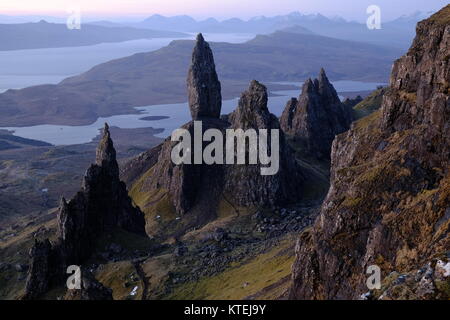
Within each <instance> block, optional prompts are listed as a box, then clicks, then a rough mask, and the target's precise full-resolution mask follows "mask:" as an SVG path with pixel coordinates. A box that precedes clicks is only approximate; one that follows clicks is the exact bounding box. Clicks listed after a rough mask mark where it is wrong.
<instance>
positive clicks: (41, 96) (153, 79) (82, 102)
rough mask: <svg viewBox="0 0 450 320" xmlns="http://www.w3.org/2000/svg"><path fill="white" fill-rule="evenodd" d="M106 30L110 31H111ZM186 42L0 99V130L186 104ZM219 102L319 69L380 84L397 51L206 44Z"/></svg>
mask: <svg viewBox="0 0 450 320" xmlns="http://www.w3.org/2000/svg"><path fill="white" fill-rule="evenodd" d="M110 29H111V28H110ZM192 46H193V42H192V41H188V40H177V41H173V42H172V43H170V44H169V45H168V46H166V47H164V48H161V49H159V50H157V51H153V52H146V53H138V54H135V55H132V56H129V57H125V58H121V59H117V60H113V61H110V62H106V63H103V64H100V65H98V66H95V67H94V68H92V69H91V70H89V71H87V72H85V73H83V74H81V75H79V76H75V77H71V78H68V79H66V80H64V81H62V82H61V83H60V84H58V85H41V86H34V87H29V88H25V89H21V90H8V91H7V92H5V93H3V94H0V115H1V117H0V126H5V127H10V126H27V125H35V124H42V123H47V124H69V125H79V124H89V123H92V122H94V121H95V120H96V119H97V118H98V117H100V116H110V115H114V114H124V113H133V112H136V111H135V110H134V109H133V108H131V107H133V106H143V105H151V104H163V103H176V102H184V101H185V92H186V91H185V90H186V89H185V77H184V72H183V70H186V69H187V67H188V64H189V59H190V51H191V48H192ZM211 47H212V49H213V50H214V52H215V56H216V65H217V71H218V74H219V75H220V77H221V79H223V88H224V90H223V94H224V98H233V97H236V96H238V95H239V94H240V92H241V91H242V90H243V89H244V88H245V87H246V86H247V83H248V81H250V80H252V79H261V80H263V81H265V82H270V81H272V82H276V81H302V80H305V79H307V78H308V77H311V76H314V75H315V73H316V72H317V70H319V69H320V68H321V67H324V68H325V69H327V71H328V75H329V77H330V78H331V79H332V80H341V79H348V80H350V79H351V80H361V81H386V78H387V75H388V73H389V70H390V68H391V64H392V62H393V60H394V58H395V57H396V56H398V53H399V50H397V49H392V48H386V47H379V46H373V45H369V44H363V43H358V42H352V41H344V40H338V39H333V38H328V37H323V36H319V35H312V34H299V33H289V32H281V31H278V32H275V33H273V34H271V35H259V36H257V37H255V38H254V39H252V40H250V41H248V42H246V43H241V44H230V43H211Z"/></svg>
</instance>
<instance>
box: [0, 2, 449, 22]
mask: <svg viewBox="0 0 450 320" xmlns="http://www.w3.org/2000/svg"><path fill="white" fill-rule="evenodd" d="M446 4H448V1H447V0H444V1H441V0H427V1H424V0H222V1H219V0H0V14H4V15H53V16H64V15H65V14H67V10H68V9H70V8H73V7H79V8H80V9H81V13H82V16H83V15H84V16H86V17H109V18H125V17H130V18H131V17H145V16H149V15H152V14H162V15H166V16H173V15H181V14H187V15H190V16H193V17H194V18H197V19H202V18H207V17H215V18H218V19H226V18H231V17H239V18H242V19H248V18H250V17H254V16H260V15H265V16H274V15H279V14H287V13H290V12H293V11H300V12H302V13H321V14H323V15H326V16H341V17H343V18H345V19H348V20H358V21H365V20H366V17H367V14H366V9H367V7H368V6H369V5H378V6H379V7H380V8H381V16H382V20H385V21H387V20H389V19H395V18H397V17H399V16H401V15H404V14H411V13H413V12H415V11H423V12H429V11H437V10H438V9H440V8H442V7H444V6H445V5H446Z"/></svg>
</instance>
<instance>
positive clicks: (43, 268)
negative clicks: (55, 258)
mask: <svg viewBox="0 0 450 320" xmlns="http://www.w3.org/2000/svg"><path fill="white" fill-rule="evenodd" d="M29 254H30V257H32V260H31V266H30V269H29V271H28V274H29V278H28V281H27V284H26V288H25V292H26V293H25V295H24V296H23V297H22V299H24V300H31V299H36V298H38V297H39V295H41V294H42V292H46V291H47V290H48V287H49V282H50V268H51V266H50V264H51V256H52V246H51V244H50V241H48V239H46V240H44V241H38V240H36V241H35V243H34V246H33V247H32V248H31V250H30V253H29Z"/></svg>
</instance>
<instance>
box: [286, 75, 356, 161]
mask: <svg viewBox="0 0 450 320" xmlns="http://www.w3.org/2000/svg"><path fill="white" fill-rule="evenodd" d="M351 122H352V113H351V107H349V106H347V105H345V104H343V103H341V101H340V100H339V97H338V95H337V93H336V90H335V89H334V87H333V85H332V84H331V83H330V81H329V80H328V78H327V76H326V74H325V71H324V70H323V69H321V70H320V74H319V78H318V79H314V80H311V79H308V80H306V82H305V83H304V84H303V87H302V93H301V95H300V97H299V98H298V100H297V99H295V98H292V99H291V100H289V101H288V103H287V105H286V108H285V109H284V111H283V114H282V115H281V118H280V123H281V128H282V129H283V131H284V132H285V133H287V134H288V135H290V136H293V137H294V138H295V139H297V140H299V141H301V142H303V145H304V146H303V147H304V148H305V149H306V150H307V152H309V153H311V154H312V155H314V156H316V157H317V158H325V159H327V158H329V157H330V151H331V144H332V142H333V139H334V137H335V136H336V135H337V134H339V133H342V132H344V131H346V130H348V129H349V128H350V124H351Z"/></svg>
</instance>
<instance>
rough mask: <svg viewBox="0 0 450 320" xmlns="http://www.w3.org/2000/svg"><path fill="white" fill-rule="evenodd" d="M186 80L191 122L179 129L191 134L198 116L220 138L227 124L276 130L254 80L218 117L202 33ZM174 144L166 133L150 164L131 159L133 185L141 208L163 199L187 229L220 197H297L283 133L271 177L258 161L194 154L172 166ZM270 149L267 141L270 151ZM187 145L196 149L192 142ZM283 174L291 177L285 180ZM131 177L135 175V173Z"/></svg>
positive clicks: (212, 213)
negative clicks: (211, 160)
mask: <svg viewBox="0 0 450 320" xmlns="http://www.w3.org/2000/svg"><path fill="white" fill-rule="evenodd" d="M187 82H188V91H189V106H190V108H191V113H192V118H193V121H191V122H189V123H187V124H185V125H184V126H182V128H183V129H186V130H187V131H189V132H190V133H191V137H192V138H193V137H194V126H195V124H194V121H195V120H197V119H199V120H201V123H202V134H203V133H204V132H205V131H206V130H208V129H218V130H220V132H221V133H222V134H223V137H224V139H223V142H225V140H226V139H225V136H226V130H227V129H243V130H246V129H248V128H253V129H256V130H260V129H269V130H270V129H280V125H279V122H278V119H277V118H276V117H275V116H274V115H272V114H271V113H270V112H269V110H268V109H267V90H266V88H265V87H264V86H263V85H261V84H259V83H258V82H257V81H252V82H251V84H250V88H249V90H248V91H246V92H244V93H243V94H242V97H241V99H240V101H239V106H238V107H237V109H236V111H235V112H233V113H232V114H230V115H228V116H223V117H222V118H219V115H220V104H221V102H220V101H219V100H220V83H219V82H218V79H217V74H216V71H215V67H214V63H213V57H212V52H211V50H210V49H209V45H208V44H207V43H206V42H205V41H204V39H203V37H202V36H201V35H199V36H198V37H197V44H196V46H195V48H194V53H193V63H192V66H191V68H190V69H189V74H188V81H187ZM211 106H213V108H212V109H211V108H210V107H211ZM280 131H281V130H280ZM269 141H270V133H269ZM176 144H178V142H172V141H171V139H170V138H168V139H167V140H166V141H165V142H164V143H163V144H162V145H161V146H158V147H157V149H158V151H157V153H158V156H157V161H156V162H155V163H154V165H152V166H151V167H150V166H148V165H147V164H144V163H142V164H139V163H141V162H142V161H135V162H134V163H135V166H136V167H139V168H142V169H143V171H142V172H141V175H142V179H140V180H139V181H138V182H137V183H135V185H134V186H133V188H132V189H133V190H134V194H135V198H136V199H144V201H142V202H141V203H140V205H141V207H145V208H149V207H152V206H153V207H154V206H156V204H157V203H160V202H161V201H167V202H169V204H168V205H166V206H165V208H164V210H166V209H167V207H173V208H174V211H175V212H176V214H177V215H186V214H188V213H189V214H190V218H185V220H189V219H191V220H190V222H185V226H184V227H185V228H189V227H190V228H193V227H198V226H199V225H202V224H204V223H206V222H207V221H210V220H212V219H214V218H215V217H216V212H217V207H218V205H219V202H220V201H221V200H223V199H224V198H225V199H226V201H227V202H228V201H231V202H232V203H234V204H238V205H242V206H257V207H260V206H267V205H273V204H275V203H282V202H286V201H292V200H293V199H294V198H295V197H293V195H294V194H295V195H298V194H299V192H300V188H299V186H300V184H301V176H300V170H299V168H298V167H297V165H296V162H295V160H294V158H293V156H292V153H291V152H290V150H289V147H288V145H287V144H286V143H285V141H284V136H283V133H282V132H280V159H281V160H280V170H279V172H278V173H277V174H275V175H273V176H265V177H262V176H261V172H260V166H259V165H235V166H234V165H224V164H205V163H204V162H203V161H202V163H201V164H194V157H193V154H191V156H192V159H191V164H185V163H183V164H179V165H175V164H174V163H173V162H172V159H171V152H172V149H173V147H174V146H175V145H176ZM208 144H209V142H204V143H203V148H204V147H205V146H207V145H208ZM224 144H225V143H224ZM270 149H271V146H270V143H269V151H270ZM155 150H156V149H155ZM191 150H194V146H193V145H192V148H191ZM247 151H248V150H247ZM151 153H152V154H153V155H152V156H151V157H150V156H149V154H147V155H145V157H146V158H147V159H154V158H156V155H155V154H154V153H153V151H152V152H151ZM224 154H225V152H224ZM224 160H225V159H224ZM287 175H290V176H291V177H295V179H291V180H289V179H288V178H287ZM132 176H133V177H135V175H134V174H133V175H132ZM297 178H298V179H297ZM133 180H136V179H135V178H133ZM293 186H295V187H293ZM136 189H138V190H136ZM193 212H196V213H195V214H194V213H193ZM159 215H160V214H159V213H158V216H159Z"/></svg>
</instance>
